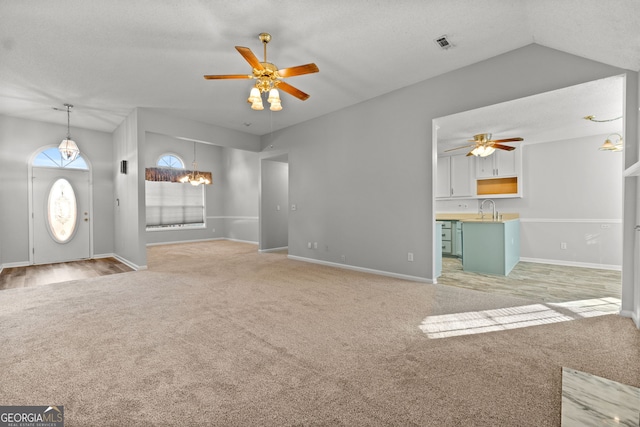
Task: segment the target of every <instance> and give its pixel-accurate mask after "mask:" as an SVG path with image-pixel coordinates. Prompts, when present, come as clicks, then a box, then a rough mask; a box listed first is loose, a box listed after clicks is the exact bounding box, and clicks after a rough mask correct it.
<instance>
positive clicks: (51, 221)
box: [47, 178, 78, 243]
mask: <svg viewBox="0 0 640 427" xmlns="http://www.w3.org/2000/svg"><path fill="white" fill-rule="evenodd" d="M47 220H48V221H47V222H48V225H49V230H50V231H51V236H52V237H53V238H54V239H55V240H56V241H58V242H60V243H65V242H67V241H68V240H69V239H71V237H72V236H73V232H74V231H75V229H76V224H77V222H78V204H77V201H76V194H75V192H74V191H73V187H71V183H70V182H69V181H67V180H66V179H64V178H59V179H58V180H57V181H56V182H54V184H53V185H52V186H51V191H49V200H48V202H47Z"/></svg>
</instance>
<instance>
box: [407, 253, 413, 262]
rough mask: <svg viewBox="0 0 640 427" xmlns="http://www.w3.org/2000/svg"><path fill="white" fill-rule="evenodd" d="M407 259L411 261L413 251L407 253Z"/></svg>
mask: <svg viewBox="0 0 640 427" xmlns="http://www.w3.org/2000/svg"><path fill="white" fill-rule="evenodd" d="M407 261H409V262H413V252H409V253H407Z"/></svg>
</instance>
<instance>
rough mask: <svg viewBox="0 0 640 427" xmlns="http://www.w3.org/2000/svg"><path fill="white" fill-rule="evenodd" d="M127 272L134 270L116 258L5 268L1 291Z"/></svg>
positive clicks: (0, 277)
mask: <svg viewBox="0 0 640 427" xmlns="http://www.w3.org/2000/svg"><path fill="white" fill-rule="evenodd" d="M127 271H133V269H132V268H130V267H128V266H127V265H125V264H123V263H121V262H120V261H118V260H116V259H115V258H100V259H88V260H83V261H74V262H61V263H57V264H43V265H30V266H27V267H13V268H5V269H4V270H2V273H0V290H3V289H11V288H24V287H29V286H41V285H48V284H50V283H59V282H66V281H69V280H78V279H87V278H89V277H98V276H106V275H108V274H117V273H124V272H127Z"/></svg>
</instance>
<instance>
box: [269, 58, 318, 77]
mask: <svg viewBox="0 0 640 427" xmlns="http://www.w3.org/2000/svg"><path fill="white" fill-rule="evenodd" d="M318 71H320V70H319V69H318V66H317V65H316V64H314V63H313V62H312V63H311V64H305V65H298V66H297V67H289V68H283V69H282V70H278V74H279V75H280V77H293V76H301V75H302V74H311V73H317V72H318Z"/></svg>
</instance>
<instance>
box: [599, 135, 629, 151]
mask: <svg viewBox="0 0 640 427" xmlns="http://www.w3.org/2000/svg"><path fill="white" fill-rule="evenodd" d="M612 140H613V141H615V142H612ZM622 148H623V140H622V135H620V134H619V133H612V134H611V135H609V136H608V137H607V139H606V140H605V141H604V144H602V145H601V146H600V148H599V149H600V150H601V151H622Z"/></svg>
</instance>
